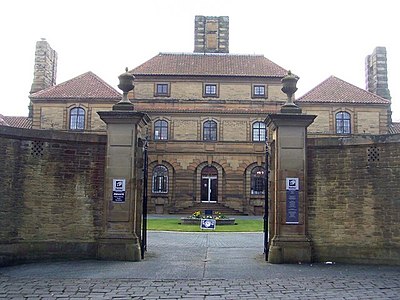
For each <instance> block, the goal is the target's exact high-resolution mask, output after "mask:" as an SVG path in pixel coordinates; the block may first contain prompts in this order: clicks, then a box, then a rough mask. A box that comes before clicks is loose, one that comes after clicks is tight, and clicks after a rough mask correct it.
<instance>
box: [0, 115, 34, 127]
mask: <svg viewBox="0 0 400 300" xmlns="http://www.w3.org/2000/svg"><path fill="white" fill-rule="evenodd" d="M0 125H4V126H10V127H18V128H26V129H31V128H32V119H31V118H28V117H9V116H3V115H1V114H0Z"/></svg>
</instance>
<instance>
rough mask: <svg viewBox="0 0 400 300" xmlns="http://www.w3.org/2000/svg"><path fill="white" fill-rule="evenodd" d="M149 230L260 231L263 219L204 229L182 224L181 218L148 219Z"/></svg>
mask: <svg viewBox="0 0 400 300" xmlns="http://www.w3.org/2000/svg"><path fill="white" fill-rule="evenodd" d="M147 229H148V230H160V231H189V232H201V231H217V232H259V231H263V220H262V219H261V218H260V220H236V224H235V225H217V226H216V229H215V230H202V229H201V228H200V225H182V224H180V220H179V219H148V220H147Z"/></svg>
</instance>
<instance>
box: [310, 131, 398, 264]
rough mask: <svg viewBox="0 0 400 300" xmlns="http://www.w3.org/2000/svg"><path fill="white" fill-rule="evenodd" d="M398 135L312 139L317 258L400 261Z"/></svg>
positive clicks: (312, 208) (312, 221)
mask: <svg viewBox="0 0 400 300" xmlns="http://www.w3.org/2000/svg"><path fill="white" fill-rule="evenodd" d="M399 180H400V135H382V136H358V137H339V138H310V139H308V201H309V202H308V222H309V234H310V236H311V238H312V241H313V246H314V256H315V257H314V260H315V261H320V262H323V261H333V262H345V263H368V264H369V263H384V264H399V265H400V185H399Z"/></svg>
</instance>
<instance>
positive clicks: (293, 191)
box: [286, 178, 299, 224]
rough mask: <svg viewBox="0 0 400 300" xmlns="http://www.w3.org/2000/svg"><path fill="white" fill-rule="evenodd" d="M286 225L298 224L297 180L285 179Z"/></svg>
mask: <svg viewBox="0 0 400 300" xmlns="http://www.w3.org/2000/svg"><path fill="white" fill-rule="evenodd" d="M286 224H299V179H298V178H286Z"/></svg>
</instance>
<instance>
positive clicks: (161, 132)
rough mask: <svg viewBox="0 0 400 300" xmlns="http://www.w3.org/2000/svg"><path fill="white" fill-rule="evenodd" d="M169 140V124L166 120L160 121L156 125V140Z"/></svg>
mask: <svg viewBox="0 0 400 300" xmlns="http://www.w3.org/2000/svg"><path fill="white" fill-rule="evenodd" d="M167 139H168V123H167V121H164V120H158V121H156V122H155V123H154V140H167Z"/></svg>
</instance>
